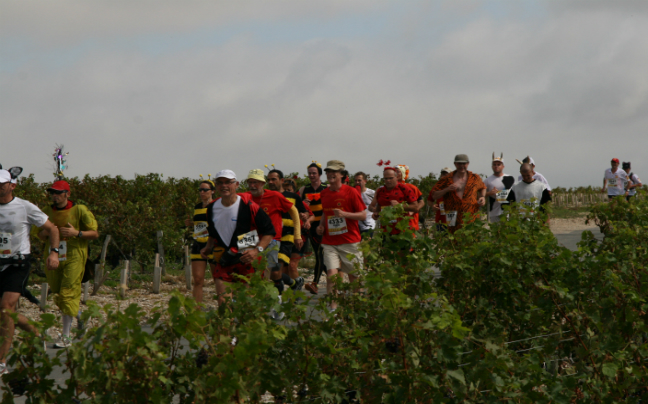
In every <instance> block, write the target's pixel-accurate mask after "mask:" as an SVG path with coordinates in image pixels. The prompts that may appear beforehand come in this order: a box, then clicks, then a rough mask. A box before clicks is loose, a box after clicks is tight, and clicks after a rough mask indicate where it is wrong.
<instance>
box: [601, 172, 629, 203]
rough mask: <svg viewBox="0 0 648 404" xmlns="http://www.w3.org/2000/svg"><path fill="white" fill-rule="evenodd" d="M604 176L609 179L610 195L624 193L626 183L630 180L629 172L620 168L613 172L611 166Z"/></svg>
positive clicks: (608, 192) (608, 188) (608, 190)
mask: <svg viewBox="0 0 648 404" xmlns="http://www.w3.org/2000/svg"><path fill="white" fill-rule="evenodd" d="M603 178H604V179H606V180H607V194H608V195H610V196H617V195H624V194H625V189H624V188H625V183H626V181H627V180H628V174H627V173H626V172H625V171H623V170H622V169H620V168H617V170H616V172H615V173H613V172H612V169H611V168H608V169H607V170H605V173H604V174H603Z"/></svg>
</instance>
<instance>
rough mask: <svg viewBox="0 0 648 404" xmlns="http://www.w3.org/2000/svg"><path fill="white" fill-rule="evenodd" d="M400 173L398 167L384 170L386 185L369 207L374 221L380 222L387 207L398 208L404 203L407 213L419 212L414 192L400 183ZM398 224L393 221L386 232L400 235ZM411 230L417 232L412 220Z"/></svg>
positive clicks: (378, 191)
mask: <svg viewBox="0 0 648 404" xmlns="http://www.w3.org/2000/svg"><path fill="white" fill-rule="evenodd" d="M398 171H399V170H398V168H397V167H385V168H384V169H383V182H384V184H385V185H382V186H381V187H379V188H378V190H376V196H375V197H374V199H373V201H372V202H371V205H369V211H371V212H373V214H372V216H373V218H374V220H378V218H379V217H380V211H381V210H382V208H384V207H387V206H396V205H400V204H401V203H404V204H405V211H406V212H414V211H416V210H418V202H417V200H416V194H415V193H414V190H412V188H410V187H408V186H407V184H404V183H402V182H399V181H398V175H397V173H398ZM398 222H399V220H392V221H391V222H390V224H389V226H388V227H387V228H386V229H385V230H386V231H389V234H391V235H396V234H400V230H398V229H397V228H396V224H397V223H398ZM409 228H410V229H412V230H416V228H415V227H414V226H413V225H412V221H411V219H410V220H409Z"/></svg>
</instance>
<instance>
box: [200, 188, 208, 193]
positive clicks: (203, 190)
mask: <svg viewBox="0 0 648 404" xmlns="http://www.w3.org/2000/svg"><path fill="white" fill-rule="evenodd" d="M209 191H211V188H198V192H209Z"/></svg>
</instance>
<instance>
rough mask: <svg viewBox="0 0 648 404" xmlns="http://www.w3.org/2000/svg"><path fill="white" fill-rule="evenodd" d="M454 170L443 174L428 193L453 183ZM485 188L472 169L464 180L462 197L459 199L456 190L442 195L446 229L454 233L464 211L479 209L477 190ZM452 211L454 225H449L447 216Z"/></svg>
mask: <svg viewBox="0 0 648 404" xmlns="http://www.w3.org/2000/svg"><path fill="white" fill-rule="evenodd" d="M455 172H456V171H453V172H451V173H450V174H448V175H445V176H443V177H442V178H441V179H440V180H439V181H438V182H437V183H436V185H435V186H434V187H433V188H432V190H431V191H430V195H432V194H433V193H434V192H436V191H441V190H443V189H446V188H447V187H449V186H450V185H452V184H453V183H454V180H453V177H454V173H455ZM485 188H486V185H484V182H483V181H482V179H481V177H480V176H479V175H477V174H473V173H472V171H468V179H467V180H466V188H465V189H464V193H463V198H462V199H459V196H458V195H457V192H456V191H450V192H448V193H447V194H445V195H444V196H443V201H444V208H445V211H446V219H447V222H448V230H450V232H451V233H454V232H455V231H457V230H459V229H460V228H461V227H462V225H463V214H464V213H473V214H474V213H477V212H478V211H479V205H478V203H477V201H478V199H479V198H478V192H479V191H480V190H482V189H485ZM453 212H456V213H455V214H456V219H455V225H454V226H451V222H452V220H451V217H452V216H449V215H448V214H449V213H450V215H452V213H453ZM473 220H474V219H473Z"/></svg>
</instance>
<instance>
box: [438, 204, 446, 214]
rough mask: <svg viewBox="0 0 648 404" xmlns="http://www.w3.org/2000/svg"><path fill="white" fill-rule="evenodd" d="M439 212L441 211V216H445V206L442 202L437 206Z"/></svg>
mask: <svg viewBox="0 0 648 404" xmlns="http://www.w3.org/2000/svg"><path fill="white" fill-rule="evenodd" d="M439 210H440V211H441V214H442V215H445V214H446V211H445V206H444V203H443V202H441V203H440V204H439Z"/></svg>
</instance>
